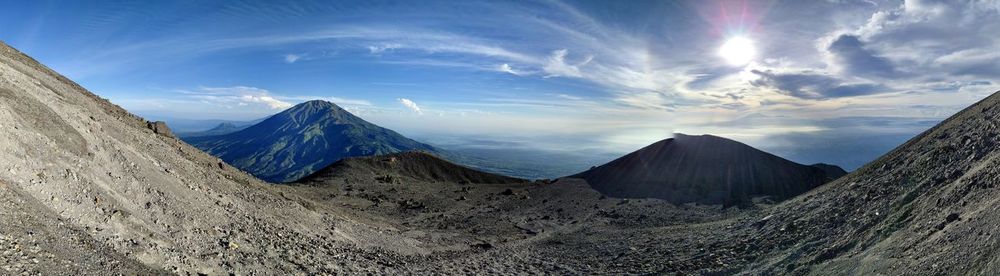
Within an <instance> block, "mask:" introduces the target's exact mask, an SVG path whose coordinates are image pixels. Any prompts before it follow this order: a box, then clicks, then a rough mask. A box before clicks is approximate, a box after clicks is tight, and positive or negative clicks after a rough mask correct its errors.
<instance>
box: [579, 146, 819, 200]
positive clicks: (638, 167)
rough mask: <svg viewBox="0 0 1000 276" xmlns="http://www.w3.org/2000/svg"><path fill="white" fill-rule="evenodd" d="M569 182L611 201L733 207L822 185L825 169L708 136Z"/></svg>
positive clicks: (649, 150) (642, 153)
mask: <svg viewBox="0 0 1000 276" xmlns="http://www.w3.org/2000/svg"><path fill="white" fill-rule="evenodd" d="M573 177H578V178H583V179H585V180H587V182H588V183H589V184H590V185H591V186H592V187H594V188H595V189H597V190H598V191H601V193H604V194H606V195H609V196H615V197H630V198H646V197H652V198H661V199H666V200H668V201H671V202H673V203H675V204H677V203H688V202H698V203H704V204H725V205H736V204H744V203H748V202H750V199H751V198H752V197H754V196H765V195H766V196H772V197H775V198H778V199H785V198H789V197H792V196H795V195H798V194H801V193H803V192H805V191H808V190H810V189H812V188H814V187H816V186H819V185H821V184H823V183H825V182H826V181H827V180H828V177H827V175H826V173H825V172H824V170H823V169H820V168H817V167H812V166H806V165H802V164H798V163H795V162H792V161H788V160H786V159H784V158H781V157H778V156H775V155H773V154H769V153H766V152H763V151H760V150H757V149H755V148H753V147H750V146H747V145H745V144H742V143H739V142H736V141H733V140H729V139H725V138H721V137H716V136H711V135H702V136H689V135H683V134H676V135H675V137H674V138H670V139H666V140H662V141H659V142H656V143H654V144H652V145H649V146H647V147H645V148H642V149H640V150H638V151H635V152H633V153H630V154H628V155H625V156H623V157H621V158H618V159H616V160H614V161H611V162H610V163H607V164H604V165H601V166H599V167H595V168H592V169H590V170H588V171H585V172H583V173H580V174H577V175H575V176H573Z"/></svg>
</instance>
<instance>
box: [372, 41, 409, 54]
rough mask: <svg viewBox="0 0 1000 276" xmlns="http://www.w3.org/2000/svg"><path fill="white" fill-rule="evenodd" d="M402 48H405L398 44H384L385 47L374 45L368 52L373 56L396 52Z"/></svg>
mask: <svg viewBox="0 0 1000 276" xmlns="http://www.w3.org/2000/svg"><path fill="white" fill-rule="evenodd" d="M400 47H403V45H400V44H396V43H389V44H383V45H372V46H368V52H369V53H371V54H373V55H381V54H382V53H384V52H385V51H391V50H394V49H398V48H400Z"/></svg>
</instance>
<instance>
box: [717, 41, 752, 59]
mask: <svg viewBox="0 0 1000 276" xmlns="http://www.w3.org/2000/svg"><path fill="white" fill-rule="evenodd" d="M756 55H757V50H756V49H755V48H754V46H753V41H751V40H750V39H748V38H746V37H742V36H737V37H733V38H730V39H729V40H726V43H723V44H722V47H720V48H719V56H720V57H722V58H723V59H725V60H726V62H729V64H730V65H733V66H741V65H746V64H747V63H750V61H751V60H753V58H754V56H756Z"/></svg>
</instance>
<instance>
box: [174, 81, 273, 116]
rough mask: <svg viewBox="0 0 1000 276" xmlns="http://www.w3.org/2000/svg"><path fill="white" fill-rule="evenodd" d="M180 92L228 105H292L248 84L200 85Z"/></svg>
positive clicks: (270, 106)
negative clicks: (230, 85)
mask: <svg viewBox="0 0 1000 276" xmlns="http://www.w3.org/2000/svg"><path fill="white" fill-rule="evenodd" d="M182 93H184V94H188V95H190V96H191V97H194V98H199V99H202V100H205V101H210V102H214V103H217V104H220V105H225V106H230V107H231V106H232V105H237V106H250V105H263V106H266V107H267V108H270V109H277V110H281V109H286V108H289V107H292V106H293V104H292V103H290V102H286V101H282V100H279V99H277V98H275V97H274V96H272V95H271V92H270V91H267V90H265V89H260V88H256V87H248V86H233V87H201V88H200V89H198V90H195V91H183V92H182Z"/></svg>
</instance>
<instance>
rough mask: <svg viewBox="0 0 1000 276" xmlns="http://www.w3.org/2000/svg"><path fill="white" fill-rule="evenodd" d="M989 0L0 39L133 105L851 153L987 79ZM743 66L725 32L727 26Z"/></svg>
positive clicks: (436, 128)
mask: <svg viewBox="0 0 1000 276" xmlns="http://www.w3.org/2000/svg"><path fill="white" fill-rule="evenodd" d="M998 10H1000V4H998V3H997V2H996V1H928V0H921V1H905V2H904V1H849V0H828V1H358V2H350V1H316V2H312V1H288V3H283V1H239V2H237V1H217V2H208V1H175V2H168V1H6V0H0V39H2V40H3V41H5V42H6V43H8V44H11V45H13V46H14V47H16V48H18V49H20V50H22V51H24V52H26V53H28V54H29V55H31V56H33V57H35V58H36V59H38V60H40V61H42V62H43V63H45V64H47V65H49V66H50V67H52V68H53V69H55V70H57V71H59V72H61V73H63V74H65V75H67V76H68V77H70V78H72V79H74V80H76V81H78V82H80V83H81V84H82V85H84V86H85V87H87V88H88V89H90V90H91V91H94V92H95V93H97V94H99V95H100V96H102V97H105V98H108V99H110V100H111V101H112V102H114V103H116V104H119V105H121V106H123V107H125V108H126V109H128V110H130V111H132V112H135V113H138V114H140V115H144V116H148V117H170V118H185V119H228V120H252V119H256V118H260V117H263V116H266V115H269V114H273V113H276V112H278V111H280V110H281V109H283V108H287V107H289V106H290V105H293V104H295V103H298V102H302V101H305V100H310V99H327V100H330V101H333V102H336V103H338V104H340V105H341V106H343V107H345V108H347V109H348V110H350V111H352V112H354V113H356V114H358V115H360V116H361V117H363V118H365V119H367V120H369V121H372V122H375V123H377V124H380V125H383V126H386V127H389V128H392V129H396V130H398V131H400V132H402V133H404V134H407V135H410V136H414V137H418V138H421V139H425V140H427V141H428V142H431V143H447V142H449V141H454V140H455V137H490V138H493V139H497V140H509V141H517V142H519V143H523V144H524V145H526V146H533V147H541V148H547V149H561V150H567V151H592V152H602V153H607V152H613V153H624V152H627V151H630V150H634V149H637V148H639V147H641V146H644V145H647V144H649V143H652V142H655V141H657V140H659V139H663V138H666V137H669V135H670V134H671V133H673V132H683V133H689V134H700V133H711V134H716V135H720V136H724V137H729V138H733V139H736V140H739V141H743V142H745V143H748V144H751V145H753V146H757V147H759V148H762V149H765V150H768V151H771V152H774V153H777V154H779V155H782V156H785V157H788V158H791V159H793V160H795V161H799V162H805V163H812V162H831V163H837V164H841V165H844V166H845V167H848V168H855V167H857V166H859V165H861V164H863V163H865V162H867V161H869V160H871V159H872V158H874V157H876V156H878V155H880V154H882V153H884V152H885V151H887V150H889V149H891V148H892V147H894V146H895V145H897V144H899V143H901V142H903V141H905V140H906V139H908V138H909V137H912V136H913V135H915V134H916V133H919V132H920V131H922V130H924V129H926V128H928V127H931V126H933V125H934V124H935V123H937V122H939V121H940V120H941V119H943V118H945V117H947V116H948V115H950V114H953V113H954V112H956V111H958V110H960V109H961V108H963V107H965V106H967V105H969V104H971V103H973V102H975V101H977V100H979V99H982V98H983V97H985V96H986V95H989V94H990V93H992V92H993V91H996V90H1000V85H998V81H1000V80H998V77H1000V44H998V41H997V39H998V38H996V34H997V33H998V32H1000V16H998V15H1000V14H998ZM736 37H741V38H743V39H745V40H747V41H749V44H750V47H752V48H753V49H752V51H750V50H748V49H747V47H746V46H741V48H739V49H737V52H738V53H737V54H738V55H743V54H744V53H752V55H750V54H747V55H745V56H746V57H747V59H748V61H746V62H737V63H734V62H732V61H733V56H732V54H727V55H722V54H720V48H721V47H723V45H725V44H726V43H727V42H728V41H732V39H733V38H736Z"/></svg>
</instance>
